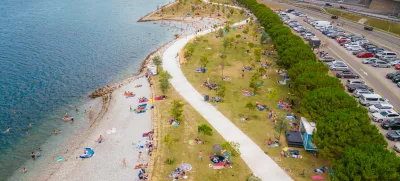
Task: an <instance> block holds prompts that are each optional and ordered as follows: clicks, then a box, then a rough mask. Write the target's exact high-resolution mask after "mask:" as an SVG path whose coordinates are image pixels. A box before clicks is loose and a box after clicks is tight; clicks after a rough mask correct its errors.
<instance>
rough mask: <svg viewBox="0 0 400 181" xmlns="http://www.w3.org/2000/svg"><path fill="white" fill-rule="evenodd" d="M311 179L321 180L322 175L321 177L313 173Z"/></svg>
mask: <svg viewBox="0 0 400 181" xmlns="http://www.w3.org/2000/svg"><path fill="white" fill-rule="evenodd" d="M311 179H313V180H323V179H324V177H322V176H321V175H314V176H311Z"/></svg>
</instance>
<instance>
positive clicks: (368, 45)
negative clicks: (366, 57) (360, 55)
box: [363, 44, 377, 50]
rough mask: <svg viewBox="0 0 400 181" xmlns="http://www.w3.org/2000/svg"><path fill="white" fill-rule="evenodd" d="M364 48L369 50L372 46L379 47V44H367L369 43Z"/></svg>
mask: <svg viewBox="0 0 400 181" xmlns="http://www.w3.org/2000/svg"><path fill="white" fill-rule="evenodd" d="M363 48H365V49H366V50H369V49H371V48H377V46H376V45H373V44H367V45H366V46H364V47H363Z"/></svg>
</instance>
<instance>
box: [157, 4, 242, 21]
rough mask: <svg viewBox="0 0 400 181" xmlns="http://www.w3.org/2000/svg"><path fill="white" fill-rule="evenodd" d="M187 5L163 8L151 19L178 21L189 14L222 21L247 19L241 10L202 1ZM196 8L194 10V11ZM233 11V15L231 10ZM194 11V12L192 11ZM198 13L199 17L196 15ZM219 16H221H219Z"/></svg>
mask: <svg viewBox="0 0 400 181" xmlns="http://www.w3.org/2000/svg"><path fill="white" fill-rule="evenodd" d="M216 1H217V2H218V3H225V2H229V0H216ZM184 2H185V4H184V5H182V4H179V3H178V4H175V5H173V6H169V7H166V8H163V10H162V11H158V12H157V13H155V14H153V15H152V16H151V17H150V19H152V20H159V19H177V18H182V17H186V16H187V15H188V13H189V14H190V15H189V16H191V17H212V18H218V19H222V20H230V21H232V22H239V21H242V20H244V19H246V18H247V17H246V16H245V14H243V15H241V14H240V13H239V10H237V9H233V8H228V7H223V6H219V7H218V6H217V5H207V4H206V3H203V2H202V1H201V0H186V1H184ZM193 8H194V9H193ZM231 9H233V14H231V12H230V10H231ZM192 10H194V11H192ZM197 13H198V15H196V14H197ZM218 14H219V15H220V16H218Z"/></svg>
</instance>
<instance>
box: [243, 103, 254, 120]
mask: <svg viewBox="0 0 400 181" xmlns="http://www.w3.org/2000/svg"><path fill="white" fill-rule="evenodd" d="M245 108H247V109H249V115H248V117H250V112H251V110H254V109H256V105H255V104H253V103H252V102H251V101H249V102H247V104H246V105H245Z"/></svg>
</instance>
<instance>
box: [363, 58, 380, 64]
mask: <svg viewBox="0 0 400 181" xmlns="http://www.w3.org/2000/svg"><path fill="white" fill-rule="evenodd" d="M378 60H379V59H377V58H366V59H364V60H361V63H363V64H374V63H375V62H376V61H378Z"/></svg>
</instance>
